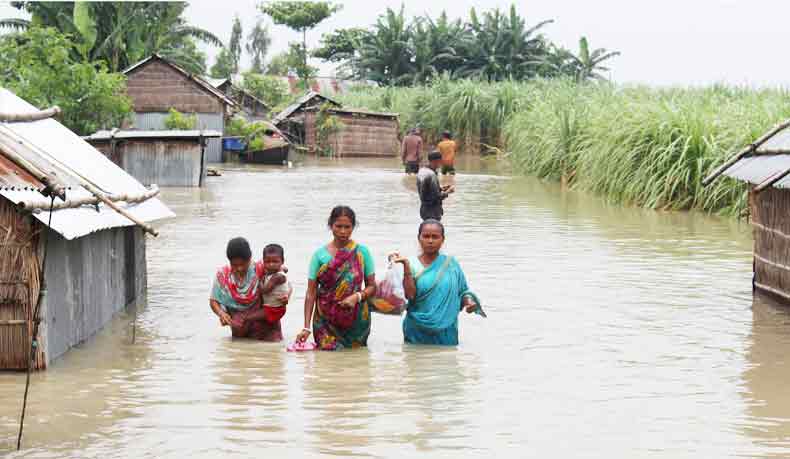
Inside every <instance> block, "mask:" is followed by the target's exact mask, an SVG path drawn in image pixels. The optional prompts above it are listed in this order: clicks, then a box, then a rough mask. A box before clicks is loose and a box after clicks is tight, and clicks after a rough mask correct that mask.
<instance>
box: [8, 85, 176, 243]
mask: <svg viewBox="0 0 790 459" xmlns="http://www.w3.org/2000/svg"><path fill="white" fill-rule="evenodd" d="M36 111H37V109H36V108H35V107H33V106H32V105H30V104H28V103H27V102H25V101H24V100H22V99H20V98H19V97H17V96H16V95H14V94H13V93H11V92H10V91H8V90H6V89H3V88H0V112H7V113H33V112H36ZM0 135H1V136H3V138H4V139H5V140H7V141H9V140H10V141H12V142H15V144H18V145H19V148H18V149H15V152H16V153H18V154H20V155H23V156H24V157H25V159H27V160H28V161H30V162H31V163H33V164H34V165H35V166H36V167H38V168H40V169H41V170H42V171H44V172H47V173H54V174H55V175H56V177H57V178H58V180H60V181H61V182H63V183H64V184H66V185H67V186H70V189H69V190H68V191H67V192H66V194H67V197H69V198H81V197H90V196H91V193H90V192H88V190H86V189H84V188H83V187H82V186H80V185H79V181H78V177H79V178H81V179H83V180H86V181H89V182H90V183H92V184H93V185H94V186H95V187H96V188H99V189H101V190H102V191H104V192H105V193H108V194H139V193H143V192H145V187H144V186H143V185H142V184H141V183H140V182H138V181H137V180H135V179H134V178H133V177H132V176H131V175H129V174H127V173H126V172H124V170H123V169H121V168H120V167H118V166H116V165H115V164H113V163H112V161H110V160H109V159H107V158H106V157H105V156H104V155H102V154H101V153H100V152H99V151H97V150H96V149H95V148H93V147H92V146H90V145H89V144H88V143H87V142H85V141H84V140H82V139H81V138H80V137H79V136H78V135H77V134H75V133H73V132H72V131H70V130H69V129H68V128H66V127H65V126H63V125H62V124H60V123H59V122H57V121H56V120H54V119H51V118H50V119H45V120H40V121H34V122H20V123H0ZM4 164H5V166H6V168H7V169H6V170H5V173H3V174H2V176H3V179H2V181H3V183H19V181H20V180H22V181H23V182H29V181H30V180H29V179H30V177H29V176H28V177H27V179H26V178H25V177H24V174H23V173H22V172H21V171H20V168H19V167H16V166H15V165H13V167H9V165H8V162H7V161H6V162H5V163H4ZM29 185H30V188H28V189H19V188H16V187H15V188H13V189H12V188H8V187H5V188H2V189H0V195H2V196H3V197H5V198H6V199H8V200H10V201H11V202H13V203H18V202H20V201H28V200H36V201H40V200H41V198H42V196H41V194H40V193H39V192H38V191H37V190H38V189H40V188H41V184H40V183H38V182H37V181H35V179H34V181H33V183H29ZM34 188H35V189H34ZM121 205H125V204H121ZM125 206H126V209H127V210H128V211H129V212H130V213H131V214H132V215H134V216H136V217H137V218H139V219H141V220H143V221H145V222H151V221H154V220H159V219H162V218H168V217H172V216H174V214H173V212H172V211H170V209H168V208H167V207H166V206H165V205H164V204H163V203H162V202H161V201H160V200H159V199H150V200H148V201H145V202H143V203H140V204H134V205H125ZM98 209H99V211H98V212H97V211H96V209H95V208H78V209H63V210H57V211H55V212H54V213H53V216H52V229H53V230H55V231H57V232H58V233H60V234H61V235H63V237H65V238H66V239H74V238H78V237H81V236H84V235H86V234H90V233H92V232H94V231H99V230H102V229H106V228H115V227H121V226H131V225H133V223H132V222H130V221H129V220H128V219H126V218H125V217H123V216H122V215H119V214H118V213H117V212H115V211H113V210H111V209H107V208H105V207H104V205H103V204H102V205H99V207H98ZM34 216H35V217H36V218H37V219H38V220H39V221H41V222H42V223H44V224H46V223H47V220H48V217H49V212H38V213H35V214H34Z"/></svg>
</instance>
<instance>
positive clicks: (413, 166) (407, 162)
mask: <svg viewBox="0 0 790 459" xmlns="http://www.w3.org/2000/svg"><path fill="white" fill-rule="evenodd" d="M421 153H422V137H420V130H419V128H414V129H412V130H411V131H409V133H408V134H407V135H406V137H404V138H403V146H402V148H401V158H402V159H403V165H404V166H405V167H406V173H407V174H416V173H417V170H418V169H419V168H420V155H421Z"/></svg>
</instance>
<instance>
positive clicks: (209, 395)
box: [0, 161, 790, 458]
mask: <svg viewBox="0 0 790 459" xmlns="http://www.w3.org/2000/svg"><path fill="white" fill-rule="evenodd" d="M396 166H397V164H395V163H391V162H375V161H363V162H359V161H354V162H347V163H339V162H336V161H324V162H320V163H315V162H313V163H308V164H305V165H299V166H297V167H294V168H292V169H285V168H278V167H257V168H255V167H239V168H236V169H231V170H226V171H225V172H224V175H223V176H222V177H217V178H209V179H208V186H207V187H206V188H204V189H202V190H193V189H167V190H165V191H164V193H163V199H164V200H165V201H166V202H167V204H168V205H170V207H171V208H172V209H173V210H174V211H175V212H176V213H177V214H178V217H177V218H176V219H173V220H171V221H168V222H165V223H163V224H161V225H159V227H160V230H161V235H160V237H159V238H158V239H150V240H149V245H148V276H149V279H148V286H149V293H148V305H147V307H145V308H144V309H141V310H140V312H139V317H138V322H137V342H136V344H131V343H130V340H131V326H130V323H131V320H130V317H129V316H123V317H120V318H119V319H118V320H116V321H114V322H113V323H112V324H111V326H110V327H108V328H107V329H106V330H105V331H104V332H102V333H101V335H100V336H97V337H96V338H95V339H92V340H90V341H88V342H86V343H84V344H83V345H81V346H80V347H79V348H77V349H75V350H73V351H71V352H70V353H68V354H67V355H66V356H65V357H64V358H62V359H60V360H58V361H57V362H56V363H55V364H54V365H53V366H52V367H51V368H50V369H49V370H48V371H46V372H45V373H41V374H36V375H34V377H33V383H32V387H31V391H32V392H31V403H30V406H29V410H28V419H27V422H26V430H25V438H24V445H25V447H26V448H25V449H24V450H23V451H22V452H21V453H16V452H11V450H12V448H13V446H15V435H16V424H17V422H18V415H19V408H20V402H21V397H22V392H23V388H24V386H23V384H24V375H22V374H16V373H0V454H2V453H5V452H8V453H9V456H10V457H41V458H52V457H82V458H103V457H157V458H184V457H188V458H214V457H239V458H243V457H256V456H257V457H264V456H266V457H363V456H364V457H416V456H421V457H422V456H429V457H453V458H456V457H487V458H491V457H601V458H613V457H628V458H638V457H648V458H652V457H655V458H685V457H688V458H701V457H710V458H727V457H790V390H788V389H787V383H788V381H790V357H788V356H790V313H788V312H787V310H785V309H782V308H779V307H776V306H774V305H771V304H768V303H767V302H761V301H758V302H756V303H754V304H753V302H752V295H751V284H750V282H751V239H750V235H749V228H748V226H747V224H746V223H743V222H741V223H739V222H737V221H730V220H721V219H715V218H709V217H705V216H702V215H698V214H688V213H657V212H651V211H645V210H641V209H633V208H623V207H620V206H613V205H608V204H606V203H605V202H604V201H602V200H601V199H600V198H597V197H593V196H587V195H584V194H579V193H575V192H568V191H564V190H562V189H561V188H560V187H559V186H558V185H556V184H548V183H543V182H540V181H538V180H535V179H530V178H513V177H508V176H506V175H504V174H500V173H498V172H497V168H496V166H495V165H491V164H482V165H481V164H474V163H473V164H467V165H466V172H465V173H464V172H462V173H461V174H460V175H459V176H458V177H457V179H456V183H457V185H456V187H457V189H458V192H457V193H456V194H455V195H454V196H452V197H451V198H450V199H449V200H448V201H447V206H446V214H447V216H446V223H447V227H448V240H447V245H446V252H448V253H451V254H453V255H455V256H456V257H457V258H458V259H459V261H460V262H461V264H462V266H463V267H464V269H465V271H466V275H467V278H468V279H469V281H470V284H471V286H472V287H473V288H474V289H475V290H476V291H477V292H478V293H479V294H480V296H481V298H482V299H483V302H484V304H485V306H486V308H487V312H488V316H489V317H488V319H483V318H481V317H478V316H467V315H463V317H461V321H460V330H461V331H460V339H461V345H460V346H458V347H457V348H447V349H443V348H442V349H440V348H429V347H410V346H405V345H404V344H403V343H402V339H403V338H402V334H401V328H400V321H399V319H398V318H396V317H389V316H378V315H377V316H374V318H373V319H374V322H373V332H372V335H371V337H370V341H369V348H367V349H363V350H353V351H344V352H339V353H306V354H289V353H287V352H285V350H284V344H262V343H258V342H249V341H239V340H235V341H234V340H231V338H230V337H229V331H228V330H227V329H225V328H221V327H220V326H219V324H218V321H217V319H216V317H215V316H214V315H213V314H211V312H210V311H209V308H208V305H207V295H208V290H209V283H210V279H211V276H212V274H213V272H214V270H215V268H216V267H217V266H219V265H220V264H222V263H223V262H224V261H225V260H224V247H225V243H226V241H227V240H228V239H229V238H231V237H233V236H237V235H244V236H246V237H247V238H248V239H249V240H250V242H251V243H252V245H253V249H254V251H255V252H256V253H259V252H260V250H261V249H262V248H263V246H264V245H265V244H266V243H270V242H277V243H281V244H283V245H284V246H285V248H286V263H287V265H288V267H289V269H290V278H291V280H292V282H293V283H294V285H295V288H296V295H295V298H294V299H293V300H292V303H291V305H290V306H289V311H288V314H287V315H286V317H285V319H284V332H285V334H286V339H293V337H294V335H295V334H296V333H297V332H298V331H299V330H300V328H301V325H302V312H301V310H302V301H303V298H304V287H305V284H306V282H305V281H304V279H306V271H307V264H308V260H309V256H310V254H311V252H312V251H313V250H314V249H316V248H318V247H319V246H320V245H321V244H323V243H325V242H327V241H328V240H329V237H330V234H329V232H328V230H327V229H326V219H327V217H328V214H329V210H330V209H331V208H332V207H333V206H334V205H336V204H338V203H344V204H348V205H351V206H352V207H353V208H354V209H355V210H356V211H357V214H358V218H359V221H360V226H359V228H358V229H357V231H356V232H355V239H356V240H357V241H359V242H362V243H364V244H367V245H368V246H369V247H370V248H371V250H372V251H373V252H374V256H375V257H376V258H377V262H378V269H379V273H382V272H383V270H384V269H385V256H386V254H387V252H388V251H391V250H396V249H397V250H400V251H402V252H405V253H414V252H416V250H417V243H416V230H417V223H418V220H419V217H418V202H417V200H416V196H415V191H414V186H413V184H412V182H411V180H406V179H404V177H403V176H402V174H400V173H399V171H398V170H397V168H396Z"/></svg>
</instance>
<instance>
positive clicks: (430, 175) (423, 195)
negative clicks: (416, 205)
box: [417, 151, 455, 221]
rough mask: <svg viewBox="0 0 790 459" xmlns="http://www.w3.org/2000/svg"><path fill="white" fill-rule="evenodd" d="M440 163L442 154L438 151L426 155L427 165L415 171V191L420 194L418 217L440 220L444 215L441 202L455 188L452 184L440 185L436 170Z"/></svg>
mask: <svg viewBox="0 0 790 459" xmlns="http://www.w3.org/2000/svg"><path fill="white" fill-rule="evenodd" d="M441 165H442V154H441V153H439V152H438V151H434V152H431V154H429V155H428V167H421V168H420V170H419V172H417V193H418V194H419V195H420V217H422V219H423V220H429V219H433V220H437V221H441V220H442V216H443V215H444V209H443V208H442V202H443V201H444V200H445V199H447V197H448V196H449V195H450V194H451V193H453V192H454V191H455V190H454V188H453V187H452V186H450V185H448V186H444V187H442V186H441V185H440V184H439V176H438V175H437V174H436V170H437V169H438V168H439V167H440V166H441Z"/></svg>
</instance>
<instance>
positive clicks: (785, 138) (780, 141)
mask: <svg viewBox="0 0 790 459" xmlns="http://www.w3.org/2000/svg"><path fill="white" fill-rule="evenodd" d="M757 152H758V153H762V152H772V153H778V152H787V153H790V129H785V130H783V131H780V132H778V133H777V134H776V135H774V136H773V137H771V138H770V139H768V140H767V141H766V142H765V143H764V144H762V145H760V147H759V148H757Z"/></svg>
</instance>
